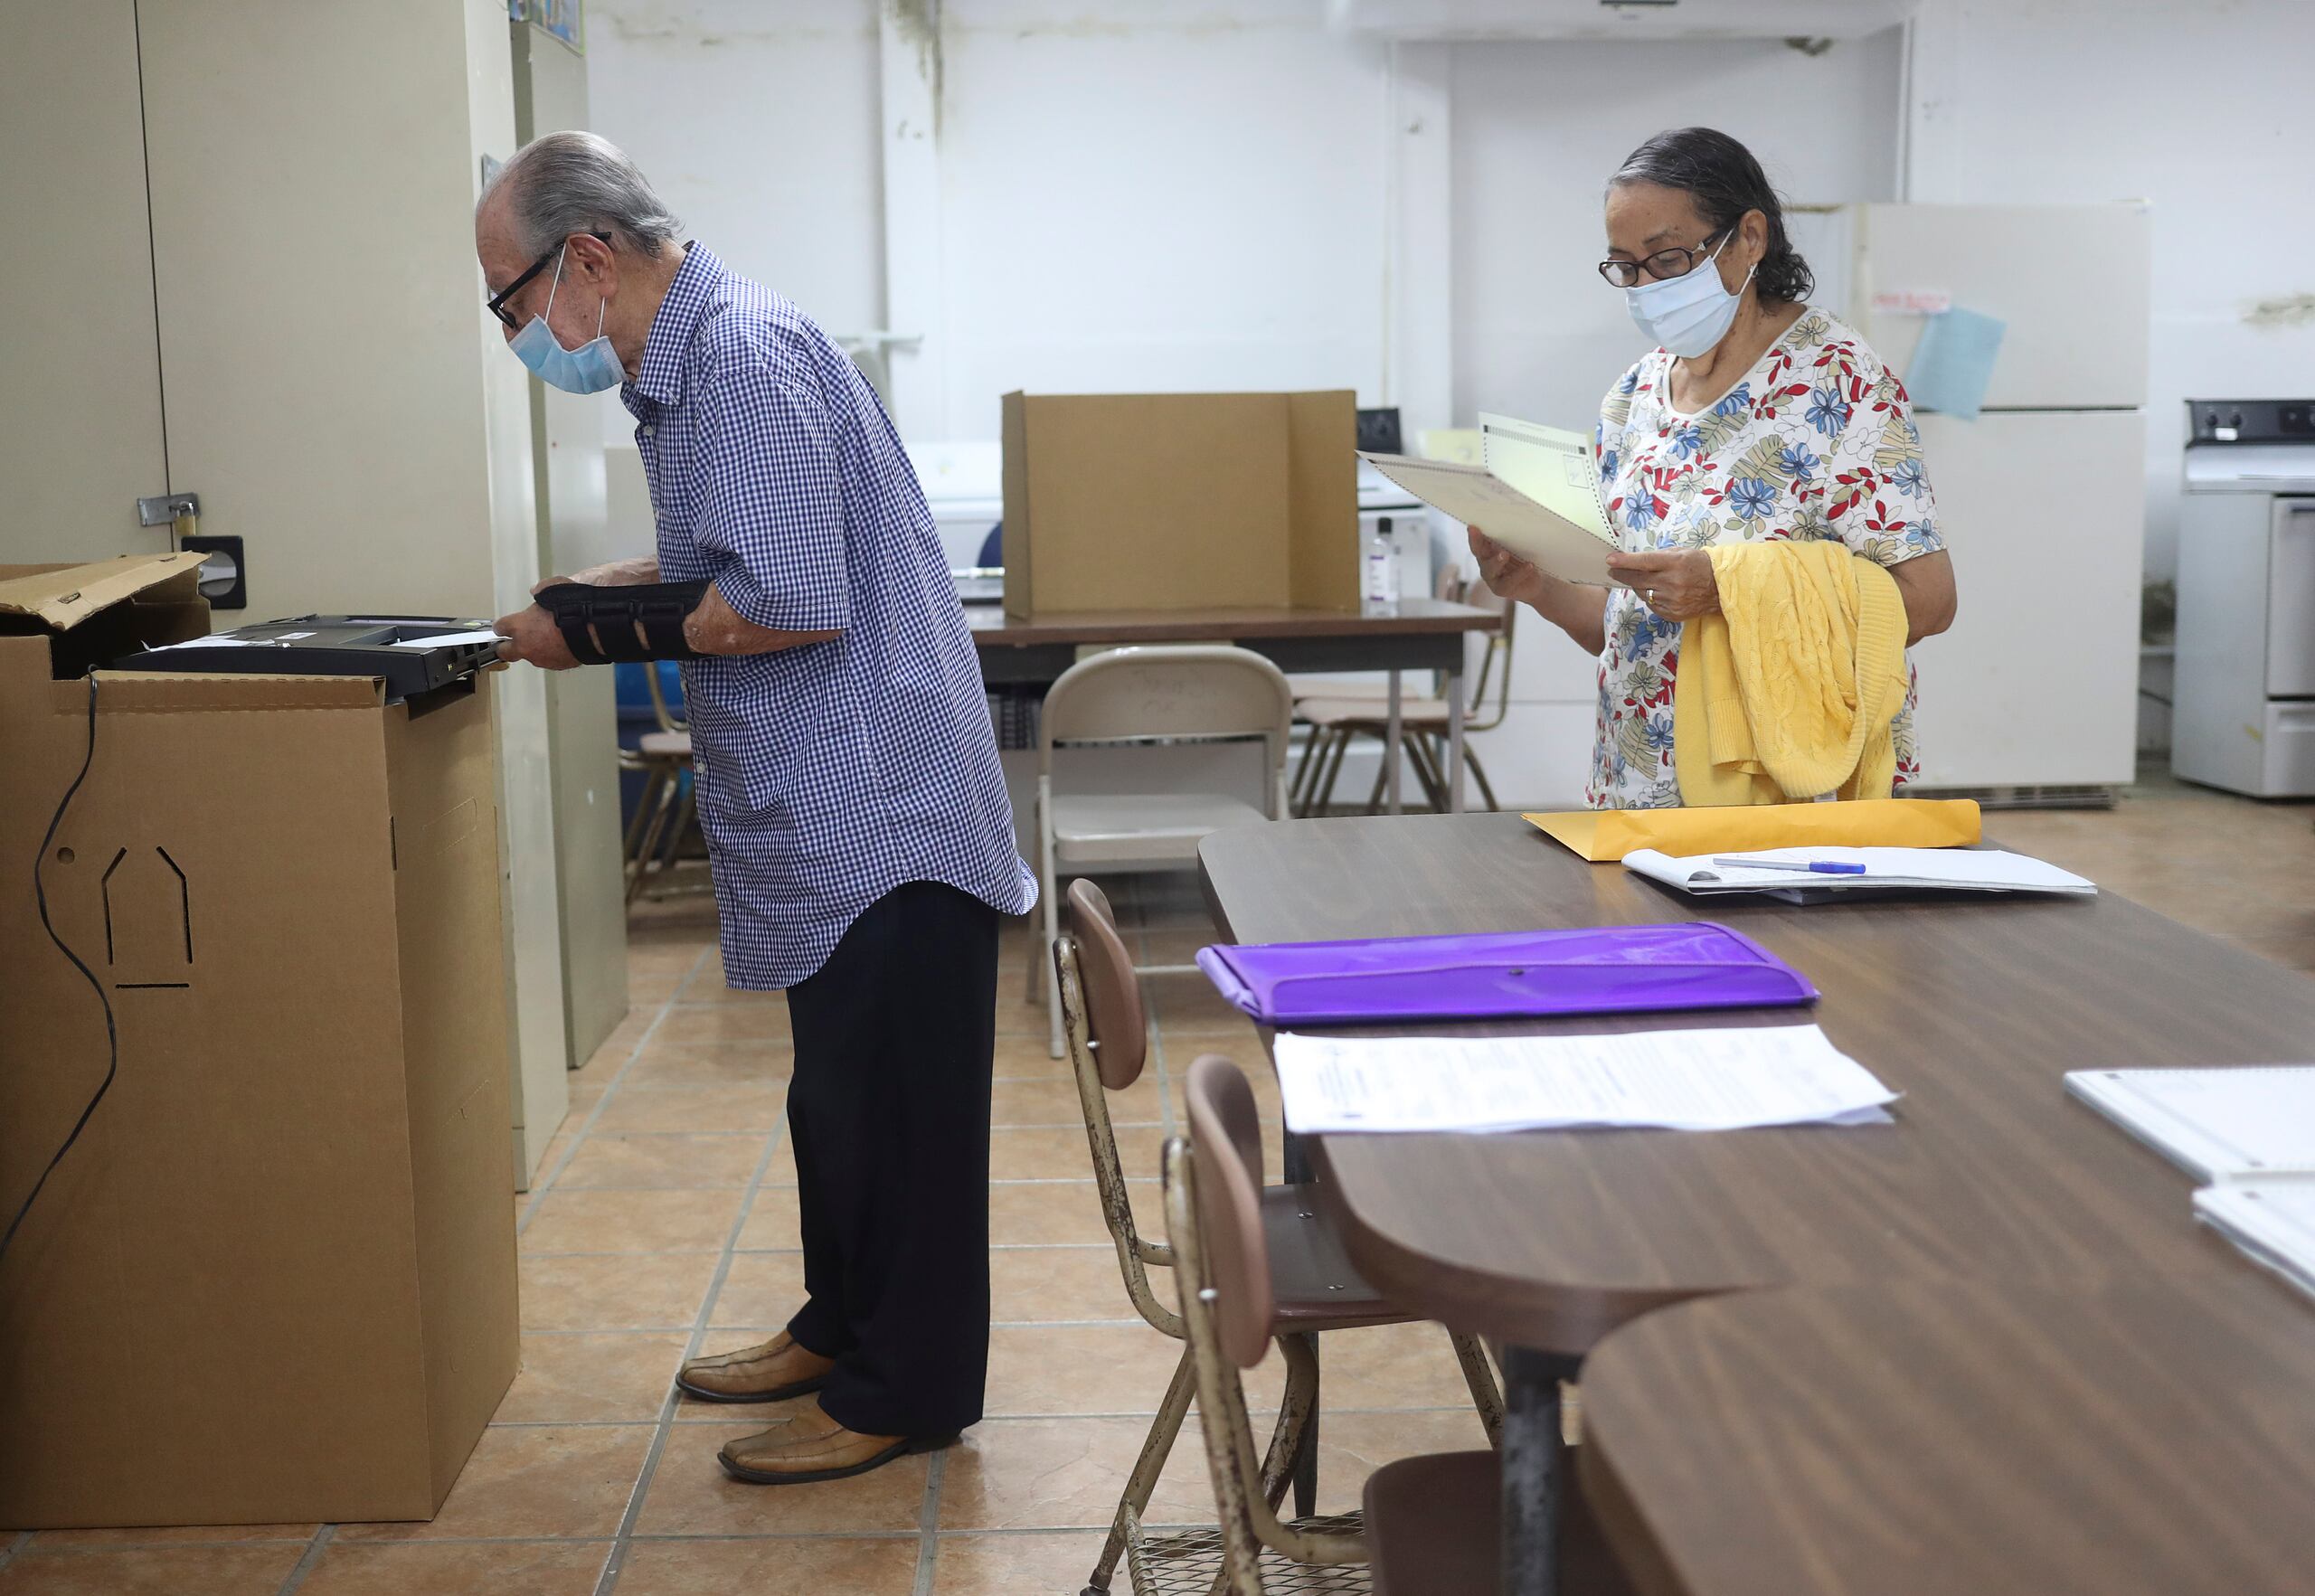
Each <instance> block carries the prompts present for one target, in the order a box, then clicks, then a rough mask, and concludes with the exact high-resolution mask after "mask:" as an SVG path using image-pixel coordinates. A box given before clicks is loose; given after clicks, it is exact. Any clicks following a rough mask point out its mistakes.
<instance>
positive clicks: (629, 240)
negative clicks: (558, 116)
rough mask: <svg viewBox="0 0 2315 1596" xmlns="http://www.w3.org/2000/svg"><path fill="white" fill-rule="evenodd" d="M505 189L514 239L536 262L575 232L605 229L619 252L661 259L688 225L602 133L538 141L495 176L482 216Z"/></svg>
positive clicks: (554, 135)
mask: <svg viewBox="0 0 2315 1596" xmlns="http://www.w3.org/2000/svg"><path fill="white" fill-rule="evenodd" d="M501 190H504V191H505V193H506V213H507V217H508V219H509V221H510V222H512V224H513V226H514V230H515V243H516V244H517V246H519V247H520V249H521V250H522V252H523V253H524V255H527V256H531V257H533V258H535V257H537V256H540V255H543V254H545V253H546V252H547V251H548V250H552V249H553V248H554V247H555V245H557V244H559V243H561V242H562V241H563V240H564V239H567V238H569V237H570V236H571V235H572V233H574V232H607V233H609V234H610V235H611V242H612V244H613V245H614V246H615V247H616V248H619V249H622V250H634V251H635V252H637V253H638V254H643V255H656V254H657V253H658V252H659V251H660V250H661V249H663V248H664V247H666V245H668V244H672V243H674V242H675V241H676V234H677V233H678V232H679V231H681V230H682V227H683V224H682V223H681V222H677V221H676V218H675V216H674V215H673V214H672V213H671V212H669V211H668V210H667V207H666V205H665V204H664V203H661V201H660V199H659V196H658V194H657V193H656V192H655V191H654V190H653V189H652V187H651V183H650V180H649V179H648V178H647V177H645V176H644V175H643V174H642V172H641V171H640V170H638V168H637V166H636V165H635V163H634V162H633V161H631V160H629V159H628V157H627V152H626V151H625V150H623V149H621V148H619V146H617V145H615V144H613V143H612V142H611V141H610V140H609V139H608V138H605V137H602V136H601V135H600V134H597V133H579V132H569V133H547V134H542V135H541V136H540V137H537V138H534V139H533V140H531V142H530V143H528V144H526V145H524V146H523V147H522V148H520V149H518V150H516V151H515V153H514V155H512V156H509V157H508V158H507V161H506V165H504V166H501V167H500V168H499V169H498V172H497V175H495V176H494V177H492V178H491V180H490V183H489V184H488V185H487V187H485V188H484V189H483V191H482V197H481V198H480V199H479V200H477V201H476V202H475V211H476V213H477V214H480V212H481V210H482V207H483V206H485V205H487V204H488V203H490V199H491V196H492V195H494V194H497V193H499V192H500V191H501Z"/></svg>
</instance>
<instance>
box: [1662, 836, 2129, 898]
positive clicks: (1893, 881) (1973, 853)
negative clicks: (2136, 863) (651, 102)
mask: <svg viewBox="0 0 2315 1596" xmlns="http://www.w3.org/2000/svg"><path fill="white" fill-rule="evenodd" d="M1724 858H1725V859H1738V858H1743V859H1786V860H1792V861H1797V862H1803V863H1805V862H1808V861H1812V860H1819V859H1821V860H1827V861H1835V860H1838V861H1839V862H1841V863H1844V864H1862V865H1864V866H1865V874H1863V875H1818V874H1802V873H1801V872H1800V871H1797V870H1774V869H1771V870H1746V869H1743V867H1741V866H1738V865H1733V864H1719V863H1717V861H1718V860H1720V859H1724ZM1623 864H1624V868H1625V869H1627V870H1630V871H1633V872H1636V873H1637V874H1641V875H1645V876H1647V877H1649V879H1650V880H1652V881H1660V882H1662V883H1665V884H1666V885H1667V886H1674V887H1678V888H1679V889H1680V890H1681V891H1683V892H1694V893H1696V894H1698V895H1705V894H1708V893H1713V892H1783V893H1787V894H1790V893H1793V892H1918V891H1921V890H1923V889H1924V888H1926V889H1930V890H1934V891H1944V892H2065V893H2068V894H2072V895H2075V896H2090V895H2093V894H2094V893H2095V892H2097V891H2098V884H2097V883H2095V882H2093V881H2090V880H2088V879H2086V878H2085V877H2083V876H2079V875H2075V874H2073V873H2071V872H2069V871H2065V870H2060V869H2059V868H2058V867H2057V866H2056V865H2055V864H2046V863H2044V862H2043V861H2042V860H2039V859H2035V858H2030V857H2028V856H2027V855H2024V854H2010V853H2005V852H2003V851H2002V850H2001V849H1999V848H1822V847H1811V848H1758V849H1754V850H1753V851H1751V852H1749V853H1743V854H1718V855H1715V854H1691V855H1681V856H1677V857H1676V856H1674V855H1669V854H1664V853H1659V852H1658V851H1657V850H1656V849H1654V848H1642V849H1640V850H1639V851H1638V852H1637V853H1631V854H1627V855H1624V861H1623Z"/></svg>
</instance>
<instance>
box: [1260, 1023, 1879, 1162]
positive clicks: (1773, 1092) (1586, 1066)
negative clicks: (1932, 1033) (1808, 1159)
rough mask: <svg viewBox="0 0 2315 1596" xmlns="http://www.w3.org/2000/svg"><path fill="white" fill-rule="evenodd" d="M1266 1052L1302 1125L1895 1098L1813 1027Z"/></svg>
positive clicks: (1382, 1039) (1561, 1123) (1511, 1121)
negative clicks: (1273, 1059)
mask: <svg viewBox="0 0 2315 1596" xmlns="http://www.w3.org/2000/svg"><path fill="white" fill-rule="evenodd" d="M1273 1054H1274V1056H1275V1058H1276V1060H1277V1063H1278V1080H1279V1087H1280V1092H1281V1093H1282V1095H1283V1097H1284V1099H1285V1104H1286V1123H1287V1126H1288V1128H1289V1129H1291V1130H1293V1131H1295V1132H1296V1133H1297V1134H1298V1135H1304V1136H1309V1135H1332V1134H1339V1133H1343V1132H1352V1131H1506V1130H1562V1129H1576V1128H1579V1127H1597V1128H1603V1129H1604V1128H1618V1127H1621V1128H1642V1127H1650V1128H1659V1129H1667V1130H1738V1129H1746V1128H1749V1127H1753V1126H1765V1125H1812V1124H1859V1123H1877V1122H1881V1121H1884V1120H1885V1119H1887V1116H1886V1115H1885V1114H1884V1113H1882V1111H1881V1106H1882V1105H1883V1104H1885V1103H1888V1102H1893V1101H1895V1098H1896V1094H1895V1092H1892V1091H1890V1090H1889V1089H1888V1088H1887V1087H1885V1086H1884V1085H1882V1083H1881V1082H1880V1081H1876V1080H1875V1079H1874V1077H1873V1075H1872V1073H1871V1072H1869V1071H1867V1070H1866V1068H1865V1067H1864V1066H1863V1065H1862V1064H1859V1063H1858V1062H1857V1061H1856V1060H1854V1059H1852V1058H1850V1057H1848V1056H1847V1054H1846V1053H1842V1052H1840V1051H1839V1050H1838V1048H1836V1047H1834V1046H1833V1044H1832V1043H1831V1042H1830V1041H1828V1039H1827V1038H1826V1036H1825V1034H1824V1032H1823V1031H1821V1030H1819V1028H1818V1027H1817V1026H1815V1025H1772V1026H1731V1027H1717V1028H1714V1029H1709V1030H1689V1031H1633V1032H1627V1033H1623V1034H1616V1035H1590V1036H1567V1035H1553V1036H1342V1035H1310V1034H1301V1033H1297V1032H1281V1033H1280V1034H1279V1036H1278V1037H1277V1039H1276V1042H1275V1044H1274V1046H1273Z"/></svg>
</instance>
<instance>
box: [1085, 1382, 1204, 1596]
mask: <svg viewBox="0 0 2315 1596" xmlns="http://www.w3.org/2000/svg"><path fill="white" fill-rule="evenodd" d="M1196 1374H1197V1371H1196V1370H1195V1367H1194V1366H1193V1365H1191V1363H1190V1349H1189V1348H1188V1347H1187V1346H1184V1347H1183V1348H1182V1361H1181V1362H1180V1363H1178V1364H1176V1365H1174V1383H1173V1384H1171V1385H1168V1386H1167V1388H1166V1400H1165V1401H1164V1402H1162V1403H1160V1404H1159V1405H1158V1417H1157V1418H1156V1419H1155V1420H1154V1421H1152V1422H1151V1423H1150V1426H1149V1435H1148V1439H1147V1440H1144V1441H1143V1442H1142V1443H1141V1456H1140V1457H1139V1459H1136V1460H1135V1462H1134V1465H1133V1473H1132V1474H1131V1475H1129V1477H1128V1478H1127V1479H1126V1482H1125V1493H1124V1494H1123V1495H1122V1496H1120V1497H1119V1498H1118V1511H1117V1516H1116V1517H1114V1518H1112V1519H1111V1520H1110V1538H1109V1539H1108V1541H1106V1542H1105V1543H1103V1544H1102V1546H1101V1561H1100V1562H1098V1563H1094V1565H1093V1572H1092V1573H1091V1575H1089V1576H1088V1577H1087V1579H1086V1581H1085V1589H1084V1591H1082V1596H1107V1592H1108V1591H1109V1588H1110V1580H1111V1579H1113V1578H1115V1577H1116V1574H1117V1568H1118V1559H1119V1558H1120V1557H1122V1556H1123V1555H1125V1539H1126V1521H1127V1519H1128V1518H1129V1517H1132V1518H1139V1516H1141V1515H1142V1514H1143V1513H1145V1512H1147V1511H1148V1507H1149V1498H1150V1497H1151V1495H1152V1494H1154V1493H1155V1492H1156V1491H1157V1489H1158V1476H1159V1475H1160V1474H1162V1473H1164V1472H1165V1470H1166V1459H1167V1458H1169V1457H1171V1456H1172V1455H1173V1450H1174V1442H1175V1440H1176V1438H1178V1437H1179V1436H1180V1434H1181V1433H1182V1420H1183V1419H1184V1418H1185V1417H1186V1415H1187V1414H1188V1412H1189V1411H1190V1398H1191V1397H1192V1395H1194V1394H1195V1391H1196V1386H1197V1381H1196Z"/></svg>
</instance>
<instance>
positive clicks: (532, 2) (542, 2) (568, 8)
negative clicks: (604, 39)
mask: <svg viewBox="0 0 2315 1596" xmlns="http://www.w3.org/2000/svg"><path fill="white" fill-rule="evenodd" d="M580 3H581V0H506V12H507V14H508V15H510V16H512V17H515V18H516V19H517V20H520V21H527V22H528V23H529V24H531V25H532V26H533V27H534V28H537V29H539V30H541V31H542V32H543V33H552V34H553V35H554V36H555V37H556V38H558V39H560V40H562V42H564V43H565V44H568V45H569V46H571V48H572V50H573V51H574V52H577V53H579V54H581V55H584V54H586V53H587V30H586V26H585V22H584V19H583V18H582V17H581V14H580Z"/></svg>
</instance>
